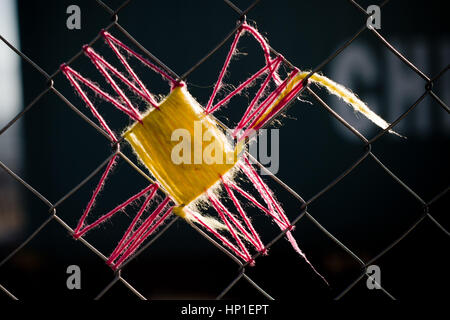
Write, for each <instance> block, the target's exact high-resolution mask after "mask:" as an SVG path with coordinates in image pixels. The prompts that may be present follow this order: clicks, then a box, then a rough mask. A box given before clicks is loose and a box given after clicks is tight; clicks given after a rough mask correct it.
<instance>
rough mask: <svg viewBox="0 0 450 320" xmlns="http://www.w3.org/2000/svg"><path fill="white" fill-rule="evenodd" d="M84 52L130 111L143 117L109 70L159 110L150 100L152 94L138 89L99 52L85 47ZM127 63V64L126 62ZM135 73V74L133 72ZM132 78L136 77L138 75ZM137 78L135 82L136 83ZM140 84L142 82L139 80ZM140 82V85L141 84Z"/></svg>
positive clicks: (153, 101)
mask: <svg viewBox="0 0 450 320" xmlns="http://www.w3.org/2000/svg"><path fill="white" fill-rule="evenodd" d="M83 50H84V52H85V53H86V55H87V56H88V57H89V59H90V60H91V61H92V63H93V64H94V65H95V67H96V68H97V69H98V70H99V71H100V73H101V74H102V75H103V76H104V77H105V78H106V80H107V81H108V82H109V84H110V85H111V86H112V87H113V89H114V90H115V91H116V92H117V94H118V95H119V96H120V97H121V98H122V100H123V101H125V103H126V105H127V106H128V108H129V110H130V111H131V112H132V113H133V114H134V115H135V116H136V117H137V118H141V115H140V113H139V111H138V110H137V109H136V108H135V107H134V106H133V104H132V103H131V101H130V99H128V97H127V96H126V95H125V94H124V93H123V91H122V89H120V87H119V86H118V85H117V83H116V81H115V80H114V79H113V78H112V77H111V75H110V74H109V73H108V71H107V69H108V70H109V71H110V72H112V74H114V75H115V76H116V77H118V78H119V79H120V80H121V81H122V82H124V83H125V84H126V85H127V86H128V87H130V89H132V90H133V91H134V92H135V93H137V94H138V95H139V96H141V97H142V98H143V99H144V100H146V101H147V102H149V103H150V104H151V105H152V106H153V107H155V108H157V107H158V104H157V103H156V101H155V100H153V98H150V93H148V91H147V89H145V90H141V89H139V88H137V87H136V85H135V84H134V83H132V82H131V81H130V80H128V79H127V78H126V77H125V76H124V75H123V74H122V73H120V72H119V71H118V70H117V69H116V68H114V67H113V66H112V65H110V64H109V63H108V62H107V61H106V60H105V59H104V58H103V57H101V56H100V55H99V54H98V53H97V52H95V51H94V49H92V48H91V47H88V46H84V47H83ZM125 63H126V62H125ZM133 73H134V72H133ZM132 77H133V78H134V77H136V78H137V76H136V74H134V76H133V75H132ZM136 78H135V81H136ZM137 80H138V81H139V82H140V80H139V79H137ZM139 82H138V83H139Z"/></svg>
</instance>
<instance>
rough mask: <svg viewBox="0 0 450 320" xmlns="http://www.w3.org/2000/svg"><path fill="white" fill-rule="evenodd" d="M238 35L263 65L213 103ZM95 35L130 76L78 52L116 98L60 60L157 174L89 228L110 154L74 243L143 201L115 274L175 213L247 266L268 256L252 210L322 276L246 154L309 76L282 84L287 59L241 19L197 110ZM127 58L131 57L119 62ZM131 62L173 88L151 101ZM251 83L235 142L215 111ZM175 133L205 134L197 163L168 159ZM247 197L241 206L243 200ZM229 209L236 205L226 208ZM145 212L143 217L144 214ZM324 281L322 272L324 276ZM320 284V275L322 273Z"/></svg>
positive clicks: (177, 84)
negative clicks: (116, 117)
mask: <svg viewBox="0 0 450 320" xmlns="http://www.w3.org/2000/svg"><path fill="white" fill-rule="evenodd" d="M243 34H250V35H251V36H253V37H254V38H255V39H256V40H257V42H258V43H259V44H260V46H261V48H262V50H263V53H264V57H265V62H266V63H265V65H264V66H263V67H262V68H261V69H260V70H259V71H258V72H256V73H255V74H253V75H252V76H251V77H250V78H249V79H248V80H246V81H244V82H242V83H241V84H239V85H238V86H237V87H236V88H235V89H234V90H232V92H231V93H229V94H228V95H226V96H225V97H224V98H223V99H221V100H220V101H218V102H216V103H215V98H216V95H217V94H218V92H219V91H220V90H221V88H222V81H223V78H224V75H225V73H226V72H227V69H228V66H229V64H230V61H231V59H232V56H233V54H235V52H236V47H237V44H238V41H239V39H240V37H241V36H242V35H243ZM101 35H102V37H103V38H104V40H105V42H106V43H107V45H108V46H109V47H110V48H111V49H112V50H113V52H114V53H115V54H116V56H117V57H118V59H119V60H120V62H121V63H122V65H123V66H124V68H125V70H126V72H127V75H124V74H123V73H121V72H119V71H118V70H117V69H115V67H113V66H112V65H111V64H110V63H109V62H107V61H106V60H105V59H104V58H103V57H101V56H100V55H99V54H97V53H96V52H95V51H94V50H93V49H92V48H91V47H89V46H84V52H85V54H86V56H87V57H89V59H90V60H91V61H92V63H93V64H94V65H95V66H96V68H97V69H98V70H99V71H100V73H101V74H102V75H103V76H104V77H105V79H106V80H107V82H108V83H109V84H110V85H111V87H112V88H113V90H114V91H115V92H116V93H117V96H116V97H113V96H111V95H110V94H108V93H107V92H105V91H103V90H102V89H101V88H100V87H99V86H98V85H97V84H95V83H93V82H91V81H90V80H88V79H86V78H84V77H83V76H82V75H80V74H79V73H78V72H77V71H75V70H74V69H72V68H71V67H70V66H68V65H65V64H63V65H62V66H61V70H62V72H63V73H64V74H65V76H66V77H67V78H68V80H69V81H70V83H71V84H72V86H73V87H74V89H75V90H76V91H77V92H78V94H79V95H80V96H81V98H82V99H83V100H84V101H85V103H86V104H87V106H88V107H89V109H90V110H91V112H92V113H93V115H94V116H95V117H96V118H97V119H98V121H99V123H100V125H101V126H102V127H103V129H104V130H105V131H106V132H107V134H108V135H109V136H110V137H111V140H112V141H113V142H115V143H117V144H118V142H119V140H118V139H117V137H116V135H115V133H114V132H113V131H112V130H111V129H110V128H109V126H108V124H107V122H106V121H105V119H104V118H103V117H102V116H101V115H100V113H99V112H98V111H97V109H96V108H95V106H94V104H93V103H92V101H91V100H90V98H89V96H88V95H87V94H86V92H85V91H84V90H83V88H82V86H83V87H85V88H89V89H90V90H92V91H93V92H94V93H95V94H96V96H97V97H100V98H102V99H104V100H106V101H108V102H109V103H111V104H112V105H114V106H115V107H116V108H117V109H119V110H121V111H122V112H124V113H125V114H127V115H128V116H129V117H130V118H131V119H132V120H133V121H134V123H133V124H132V125H131V126H130V127H129V128H126V129H125V130H124V132H123V133H122V136H123V138H124V140H126V141H127V142H128V143H129V144H130V145H131V147H132V149H133V151H134V152H135V154H136V156H137V159H138V160H139V161H140V163H141V164H142V165H143V166H145V167H146V168H147V170H148V172H149V173H150V175H151V176H152V177H154V179H155V182H154V183H152V184H151V185H149V186H148V187H146V188H144V189H143V190H142V191H140V192H139V193H137V194H136V195H134V196H133V197H131V198H130V199H128V200H127V201H125V202H124V203H122V204H120V205H118V206H117V207H116V208H114V209H113V210H111V211H110V212H109V213H106V214H105V215H103V216H101V217H100V218H99V219H97V220H96V221H94V222H92V223H90V224H87V222H86V219H87V217H88V215H89V212H90V211H91V209H92V207H93V204H94V201H95V198H96V197H97V195H98V194H99V192H100V190H101V188H102V186H103V185H104V183H105V180H106V179H107V176H108V174H109V172H110V171H111V168H112V167H113V165H114V164H115V162H116V160H117V155H115V156H113V157H112V158H111V160H110V161H109V163H108V165H107V166H106V170H105V172H104V173H103V175H102V176H101V178H100V181H99V184H98V186H97V188H96V189H95V191H94V194H93V196H92V198H91V200H90V201H89V203H88V205H87V207H86V209H85V211H84V213H83V215H82V217H81V219H80V221H79V223H78V225H77V227H76V228H75V231H74V237H75V238H79V237H81V236H83V235H84V234H85V233H86V232H88V231H89V230H91V229H93V228H95V227H97V226H98V225H100V224H102V223H104V222H105V221H106V220H108V219H110V218H111V217H112V216H113V215H115V214H116V213H117V212H120V211H121V210H123V209H124V208H125V207H127V206H128V205H130V204H131V203H134V202H135V201H137V200H138V199H140V198H142V197H145V200H144V201H143V203H142V206H141V208H140V210H139V211H138V212H137V214H136V215H135V216H134V218H133V221H132V222H131V224H130V226H129V227H128V229H127V230H126V232H125V234H124V235H123V237H122V239H121V240H120V241H119V243H118V244H117V246H116V248H115V249H114V250H113V252H112V253H111V254H110V256H109V258H108V261H107V262H108V264H109V265H110V266H111V267H112V268H113V269H115V270H116V269H118V268H120V266H121V265H122V264H123V263H124V262H125V261H126V260H127V259H129V258H130V257H131V256H132V254H133V253H134V252H135V251H136V250H137V249H138V248H139V247H140V246H141V244H142V243H143V242H144V241H145V240H146V239H147V238H148V237H149V236H150V235H152V234H154V233H155V231H156V230H157V229H158V228H159V227H160V226H161V225H162V224H163V223H164V222H165V221H166V220H167V219H168V217H169V216H171V215H172V214H177V215H178V216H180V217H182V218H183V219H185V220H186V221H187V222H188V223H190V224H192V223H195V224H198V225H200V226H201V227H202V228H204V229H205V230H206V231H207V232H208V233H210V234H211V235H213V236H214V237H215V238H216V239H217V240H218V241H220V242H221V243H222V244H223V245H224V246H225V247H226V248H227V249H229V250H230V251H231V252H232V253H233V254H234V255H235V256H237V257H238V258H240V259H242V260H243V261H244V262H246V263H248V264H250V265H253V264H254V260H253V258H252V257H253V255H254V254H255V252H259V253H262V254H267V250H266V248H265V246H264V244H263V242H262V241H261V239H260V236H259V235H258V233H257V231H256V230H255V228H254V227H253V225H252V222H251V219H250V218H249V217H248V215H247V212H246V210H245V209H244V207H246V206H248V205H249V204H250V205H252V206H253V207H255V208H257V209H259V210H260V211H261V212H262V213H263V214H265V215H267V217H269V218H270V219H271V220H272V221H273V222H275V223H276V224H277V226H278V227H279V228H280V229H281V230H282V231H285V234H286V237H287V239H288V241H289V242H290V244H291V245H292V247H293V248H294V249H295V251H296V252H298V253H299V254H300V255H301V256H302V257H303V258H304V259H305V261H306V262H307V263H308V264H309V265H310V266H311V268H312V269H313V270H314V271H315V272H316V273H317V274H319V273H318V272H317V271H316V270H315V269H314V267H313V266H312V264H311V263H310V262H309V261H308V259H307V258H306V256H305V255H304V254H303V252H302V251H301V250H300V248H299V246H298V245H297V242H296V240H295V239H294V237H293V236H292V233H291V230H292V228H293V226H292V225H291V223H290V221H289V219H288V217H287V216H286V214H285V213H284V211H283V209H282V207H281V205H280V203H278V202H277V201H276V198H275V196H274V194H273V193H272V191H271V190H270V189H269V187H268V186H267V185H266V184H265V183H264V181H263V180H262V178H261V177H260V176H259V174H258V173H257V172H256V170H255V168H254V167H253V165H252V163H251V161H250V158H249V157H248V155H247V153H246V150H245V141H246V139H247V138H249V137H251V136H252V135H253V134H254V133H255V132H256V131H257V130H258V129H260V128H262V127H263V126H265V125H266V124H268V122H269V121H270V120H272V119H273V118H274V117H275V116H276V115H278V114H279V113H280V111H282V110H283V109H284V108H285V107H286V106H287V104H289V103H290V102H291V101H292V100H293V99H295V98H297V96H298V94H299V93H300V91H301V90H302V88H304V86H305V85H307V84H308V83H307V81H304V79H305V78H307V77H308V74H309V72H305V71H300V70H299V69H298V68H295V67H294V68H293V69H292V68H291V69H292V70H290V72H289V73H288V75H287V77H285V78H284V79H282V78H281V77H280V76H279V74H278V70H279V68H280V66H281V65H282V64H283V63H284V62H285V60H284V58H283V56H281V55H276V56H272V54H271V52H270V49H269V46H268V44H267V42H266V40H265V39H264V37H263V36H262V35H261V34H260V33H259V32H258V31H257V30H256V29H255V28H254V27H252V26H250V25H249V24H247V23H246V22H243V23H241V25H240V27H239V28H238V30H237V31H236V35H235V37H234V40H233V43H232V44H231V48H230V51H229V53H228V55H227V57H226V60H225V63H224V66H223V68H222V70H221V71H220V74H219V78H218V81H217V83H216V84H215V86H214V89H213V92H212V94H211V97H210V98H209V101H208V103H207V105H206V106H205V107H204V108H203V107H202V106H201V105H200V104H199V103H198V102H197V101H196V100H195V99H194V98H193V97H192V96H191V95H190V93H189V91H188V89H187V86H186V84H185V83H184V82H182V81H179V80H177V79H175V78H174V77H172V76H171V75H170V74H169V72H166V71H165V70H164V69H163V68H160V67H159V66H157V65H156V64H154V63H152V62H150V61H149V60H147V59H145V58H144V57H142V56H141V55H139V54H138V53H137V52H135V51H133V50H132V49H131V48H129V47H128V46H126V45H125V44H124V43H122V42H121V41H119V40H118V39H116V38H115V37H113V36H112V35H111V34H110V33H108V32H106V31H102V33H101ZM125 54H126V55H125ZM126 56H127V58H125V57H126ZM130 57H132V58H135V59H137V60H139V61H140V62H141V63H142V64H143V65H145V66H147V67H149V68H150V69H152V70H153V71H155V72H157V73H159V74H160V75H161V76H162V77H163V78H164V79H165V80H167V81H168V82H169V83H170V86H171V91H170V93H169V94H168V95H167V96H166V97H165V98H164V99H163V100H162V101H160V102H158V101H157V100H156V99H155V97H154V96H153V95H152V94H151V93H150V92H149V90H148V89H147V88H146V86H145V85H144V83H143V82H142V81H141V80H140V79H139V77H138V76H137V75H136V73H135V72H134V70H133V69H132V68H131V67H130V65H129V63H128V59H130ZM262 79H264V80H262ZM117 80H120V83H121V86H126V87H127V89H128V91H131V92H133V93H134V94H135V96H137V97H139V98H140V100H141V101H142V102H143V104H144V105H145V106H146V109H147V110H146V111H145V112H144V113H141V112H140V111H139V108H138V107H137V106H135V104H134V103H132V102H131V100H130V98H129V97H127V95H125V93H124V91H123V90H122V89H121V87H120V86H119V85H118V83H117ZM256 80H261V81H262V84H261V85H260V87H259V88H258V90H257V92H256V94H255V96H254V98H253V99H252V100H251V102H250V104H249V105H248V106H247V108H246V110H245V111H244V112H243V116H242V118H241V119H240V121H239V123H238V124H237V126H236V127H235V128H234V129H233V130H232V134H231V137H232V139H234V143H233V141H230V139H229V137H227V136H226V135H225V132H224V130H222V127H221V125H220V124H219V122H218V121H217V120H216V119H215V117H214V116H213V115H212V114H213V113H214V112H215V111H217V110H218V109H219V108H221V107H223V106H225V105H226V103H227V102H228V101H229V100H230V99H232V98H233V97H234V96H235V95H237V94H239V93H241V92H242V91H243V90H245V89H246V88H248V87H249V86H251V85H254V84H255V82H256ZM308 80H309V81H311V82H313V83H316V84H318V85H320V86H322V87H325V88H326V89H327V90H328V91H329V92H330V93H331V94H334V95H336V96H338V97H340V98H342V99H343V100H344V101H345V102H347V103H348V105H349V106H351V107H352V108H353V109H354V110H355V111H357V112H360V113H362V114H363V115H364V116H366V117H367V118H368V119H370V120H371V121H372V122H374V123H375V124H377V125H378V126H380V127H382V128H386V127H388V125H389V124H388V123H387V122H386V121H384V120H383V119H381V118H380V117H379V116H377V115H376V114H375V113H374V112H372V111H371V110H370V109H369V108H368V107H367V105H366V104H365V103H364V102H362V101H361V100H360V99H359V98H358V97H356V95H354V94H353V93H352V92H351V91H350V90H348V89H346V88H344V87H343V86H341V85H339V84H337V83H335V82H334V81H332V80H330V79H328V78H327V77H325V76H323V75H320V74H317V73H314V74H312V75H311V76H310V77H309V79H308ZM176 130H183V132H186V133H188V134H189V135H190V136H195V134H196V131H200V132H203V133H204V132H208V136H209V141H204V139H201V140H199V141H196V140H195V139H194V141H191V144H192V150H194V152H193V155H191V156H189V155H188V157H189V158H193V160H194V161H192V163H178V162H177V161H174V160H173V153H174V152H176V148H177V144H178V142H177V141H174V139H173V133H174V131H176ZM211 146H213V148H211V149H212V150H213V151H211V152H210V153H208V152H205V150H207V149H208V148H210V147H211ZM183 156H186V155H183ZM197 157H200V159H197ZM197 160H200V161H197ZM220 160H222V161H220ZM236 175H240V177H244V179H245V180H246V181H247V182H249V183H247V184H245V185H252V186H253V188H254V190H253V191H251V190H246V188H245V187H243V184H242V183H239V182H237V181H235V179H234V177H235V176H236ZM247 188H248V187H247ZM158 190H160V191H162V192H164V193H165V197H164V198H163V199H162V200H157V199H156V197H155V195H156V192H157V191H158ZM255 193H256V195H255ZM224 195H225V198H227V201H228V206H227V205H226V203H225V201H224V200H223V198H224ZM258 198H259V199H258ZM244 199H245V202H246V203H245V204H244V203H243V202H244ZM155 202H157V203H156V208H155V209H154V210H153V211H152V212H147V210H148V208H149V207H150V205H149V204H150V203H153V204H155ZM230 204H232V205H233V206H232V207H231V206H230ZM205 206H207V207H208V210H209V211H211V209H212V210H214V211H215V212H216V215H207V214H206V211H208V210H204V207H205ZM144 216H146V218H143V217H144ZM319 275H320V274H319ZM320 277H322V276H321V275H320ZM322 279H324V278H323V277H322ZM324 280H325V279H324Z"/></svg>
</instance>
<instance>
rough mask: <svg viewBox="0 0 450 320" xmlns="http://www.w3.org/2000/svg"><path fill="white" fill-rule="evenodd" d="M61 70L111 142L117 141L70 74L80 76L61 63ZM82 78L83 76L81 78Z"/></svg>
mask: <svg viewBox="0 0 450 320" xmlns="http://www.w3.org/2000/svg"><path fill="white" fill-rule="evenodd" d="M60 68H61V71H62V72H63V73H64V75H65V76H66V77H67V79H69V82H70V83H71V84H72V86H73V87H74V88H75V90H76V91H77V92H78V94H79V95H80V96H81V98H82V99H83V100H84V102H86V104H87V105H88V107H89V109H90V110H91V112H92V114H93V115H94V116H95V117H96V118H97V119H98V121H99V122H100V125H101V126H102V127H103V129H105V131H106V132H107V133H108V135H109V136H110V137H111V139H112V140H113V142H117V138H116V136H115V134H114V133H113V132H112V130H111V129H110V128H109V126H108V125H107V124H106V121H105V119H103V117H102V116H101V115H100V113H99V112H98V111H97V109H96V108H95V107H94V104H93V103H92V102H91V100H90V99H89V98H88V96H87V95H86V93H85V92H84V91H83V90H82V89H81V87H80V85H79V84H78V82H77V81H75V79H74V78H73V76H72V75H76V76H77V77H78V76H79V77H81V76H80V75H79V74H78V73H77V72H76V71H75V70H73V69H72V68H71V67H69V66H67V65H65V64H62V65H61V67H60ZM81 78H82V77H81ZM82 79H84V78H82ZM94 91H95V90H94Z"/></svg>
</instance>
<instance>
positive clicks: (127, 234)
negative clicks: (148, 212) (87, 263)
mask: <svg viewBox="0 0 450 320" xmlns="http://www.w3.org/2000/svg"><path fill="white" fill-rule="evenodd" d="M157 190H158V188H157V187H155V188H153V190H152V191H151V192H150V194H149V195H148V196H147V198H146V199H145V201H144V203H143V204H142V206H141V209H140V210H139V212H138V214H137V215H136V216H135V217H134V218H133V221H132V222H131V224H130V225H129V226H128V229H127V231H126V232H125V234H124V235H123V237H122V239H121V240H120V241H119V244H118V245H117V246H116V248H115V249H114V251H113V253H111V255H110V257H109V259H108V261H107V262H106V263H108V264H110V263H111V262H112V261H114V259H115V257H116V256H117V255H118V254H119V252H120V251H121V250H122V244H123V243H124V242H125V240H126V239H128V236H129V235H130V233H131V231H132V230H133V229H134V227H135V226H136V223H137V222H138V221H139V219H140V217H141V216H142V214H143V213H144V211H145V209H146V208H147V206H148V204H149V203H150V201H151V200H152V199H153V197H154V195H155V193H156V191H157Z"/></svg>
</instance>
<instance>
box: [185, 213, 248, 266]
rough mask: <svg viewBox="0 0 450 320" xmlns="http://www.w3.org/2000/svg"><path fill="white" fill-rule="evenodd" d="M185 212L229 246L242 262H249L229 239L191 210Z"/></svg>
mask: <svg viewBox="0 0 450 320" xmlns="http://www.w3.org/2000/svg"><path fill="white" fill-rule="evenodd" d="M184 210H186V212H188V213H189V214H191V215H192V217H194V219H195V220H197V222H198V223H200V224H201V225H202V226H203V227H204V228H205V229H206V230H208V231H209V232H211V233H212V234H213V235H214V236H215V237H216V238H217V239H219V240H220V241H221V242H222V243H223V244H224V245H225V246H227V247H228V248H229V249H231V251H233V252H234V254H236V255H237V256H238V257H240V258H241V259H242V260H244V261H248V260H247V257H246V256H245V255H244V254H243V253H242V252H241V251H240V250H239V249H238V248H236V247H235V245H234V244H232V243H231V242H230V241H228V239H227V238H225V237H224V236H222V235H221V234H220V233H218V232H217V231H216V230H214V229H213V228H211V227H210V226H209V225H208V224H207V223H205V222H204V221H203V220H202V219H201V218H200V217H199V216H198V215H197V214H195V213H194V212H192V211H191V210H190V209H189V208H184Z"/></svg>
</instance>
